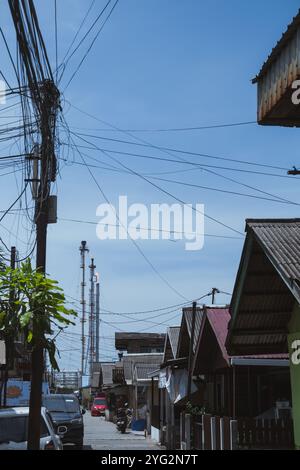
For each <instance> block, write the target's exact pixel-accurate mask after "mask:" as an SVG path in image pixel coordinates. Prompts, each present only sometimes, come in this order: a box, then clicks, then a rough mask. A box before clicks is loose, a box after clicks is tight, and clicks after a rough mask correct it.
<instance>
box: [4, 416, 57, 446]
mask: <svg viewBox="0 0 300 470" xmlns="http://www.w3.org/2000/svg"><path fill="white" fill-rule="evenodd" d="M27 428H28V416H5V417H0V444H1V442H25V441H27ZM46 436H49V431H48V428H47V426H46V423H45V421H44V418H43V417H42V419H41V437H46Z"/></svg>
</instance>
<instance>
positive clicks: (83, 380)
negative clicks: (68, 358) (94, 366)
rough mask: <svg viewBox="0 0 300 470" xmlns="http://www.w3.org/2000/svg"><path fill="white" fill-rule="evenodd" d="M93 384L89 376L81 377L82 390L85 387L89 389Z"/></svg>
mask: <svg viewBox="0 0 300 470" xmlns="http://www.w3.org/2000/svg"><path fill="white" fill-rule="evenodd" d="M90 382H91V378H90V376H89V375H83V376H82V377H81V388H83V387H89V386H90Z"/></svg>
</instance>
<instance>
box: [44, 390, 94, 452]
mask: <svg viewBox="0 0 300 470" xmlns="http://www.w3.org/2000/svg"><path fill="white" fill-rule="evenodd" d="M43 404H44V406H45V407H46V408H47V410H48V411H49V413H50V415H51V418H52V421H53V423H54V426H55V428H56V429H58V428H61V427H62V426H64V427H65V432H64V434H63V435H61V440H62V442H63V444H64V445H65V444H72V445H74V446H75V447H76V448H77V449H82V446H83V435H84V426H83V419H82V415H83V414H84V413H85V410H81V408H80V404H79V401H78V398H77V397H76V396H75V395H65V394H52V395H45V396H44V398H43Z"/></svg>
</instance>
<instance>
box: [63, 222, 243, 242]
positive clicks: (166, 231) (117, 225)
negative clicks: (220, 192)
mask: <svg viewBox="0 0 300 470" xmlns="http://www.w3.org/2000/svg"><path fill="white" fill-rule="evenodd" d="M58 220H61V221H63V222H73V223H77V224H89V225H105V226H109V227H122V225H120V224H107V223H104V222H103V223H101V222H93V221H90V220H80V219H67V218H64V217H59V218H58ZM139 230H145V231H148V232H151V231H153V232H159V233H169V234H170V235H175V234H178V235H201V236H202V235H203V236H205V237H215V238H222V239H223V238H225V239H230V240H243V238H242V237H234V236H230V235H216V234H210V233H193V234H192V233H189V232H180V231H177V230H164V229H155V228H146V227H139Z"/></svg>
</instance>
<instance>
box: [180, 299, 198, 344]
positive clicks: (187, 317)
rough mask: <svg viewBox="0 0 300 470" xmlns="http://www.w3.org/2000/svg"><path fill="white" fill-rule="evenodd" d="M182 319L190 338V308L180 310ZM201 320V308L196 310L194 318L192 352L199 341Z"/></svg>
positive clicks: (191, 319)
mask: <svg viewBox="0 0 300 470" xmlns="http://www.w3.org/2000/svg"><path fill="white" fill-rule="evenodd" d="M182 312H183V317H184V319H185V321H186V325H187V330H188V334H189V336H190V337H191V331H192V321H193V309H192V307H185V308H183V309H182ZM202 318H203V307H197V308H196V316H195V331H194V344H193V352H195V351H196V346H197V342H198V339H199V334H200V328H201V324H202Z"/></svg>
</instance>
